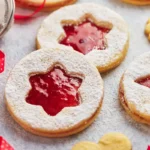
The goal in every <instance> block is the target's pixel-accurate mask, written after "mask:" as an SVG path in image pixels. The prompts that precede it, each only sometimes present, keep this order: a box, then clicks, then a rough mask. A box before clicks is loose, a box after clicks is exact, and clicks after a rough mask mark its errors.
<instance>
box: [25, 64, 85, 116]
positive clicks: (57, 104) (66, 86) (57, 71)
mask: <svg viewBox="0 0 150 150" xmlns="http://www.w3.org/2000/svg"><path fill="white" fill-rule="evenodd" d="M29 80H30V83H31V86H32V89H31V90H30V92H29V94H28V96H27V98H26V102H28V103H29V104H32V105H40V106H42V107H43V109H44V110H45V112H46V113H47V114H49V115H51V116H55V115H57V114H58V113H59V112H60V111H61V110H62V109H63V108H65V107H75V106H78V105H79V104H80V96H79V93H78V89H79V87H80V86H81V84H82V79H81V78H78V77H75V76H71V75H70V74H67V73H66V72H65V70H64V69H62V68H61V67H59V66H55V67H54V68H53V69H52V70H50V71H49V72H47V73H45V74H36V75H32V76H31V77H30V79H29Z"/></svg>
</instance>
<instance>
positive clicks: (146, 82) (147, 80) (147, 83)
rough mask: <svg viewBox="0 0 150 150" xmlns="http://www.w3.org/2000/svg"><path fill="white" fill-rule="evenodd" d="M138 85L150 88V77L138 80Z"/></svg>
mask: <svg viewBox="0 0 150 150" xmlns="http://www.w3.org/2000/svg"><path fill="white" fill-rule="evenodd" d="M136 83H138V84H141V85H143V86H146V87H148V88H150V77H146V78H143V79H140V80H137V81H136Z"/></svg>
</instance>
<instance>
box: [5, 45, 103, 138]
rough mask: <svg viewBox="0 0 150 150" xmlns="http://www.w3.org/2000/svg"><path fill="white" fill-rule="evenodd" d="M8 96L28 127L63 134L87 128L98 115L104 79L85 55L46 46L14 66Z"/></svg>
mask: <svg viewBox="0 0 150 150" xmlns="http://www.w3.org/2000/svg"><path fill="white" fill-rule="evenodd" d="M5 98H6V104H7V108H8V110H9V112H10V114H11V115H12V117H13V118H14V119H15V120H16V121H17V122H18V123H19V124H20V125H21V126H22V127H23V128H24V129H25V130H27V131H29V132H32V133H34V134H36V135H41V136H46V137H63V136H68V135H72V134H75V133H77V132H80V131H81V130H83V129H85V128H86V127H88V126H89V125H90V124H91V123H92V122H93V121H94V119H95V118H96V117H97V116H98V114H99V111H100V108H101V105H102V99H103V81H102V79H101V76H100V75H99V72H98V71H97V69H96V68H95V67H94V66H93V65H92V64H91V63H89V62H88V61H87V60H86V58H85V57H84V56H83V55H82V54H80V53H78V52H76V51H72V50H70V48H69V47H62V48H57V47H55V48H45V49H42V50H39V51H35V52H32V53H31V54H29V55H28V56H26V57H25V58H23V59H22V60H21V61H20V62H19V63H18V64H17V65H16V66H15V67H14V69H13V70H12V72H11V73H10V76H9V79H8V81H7V84H6V88H5Z"/></svg>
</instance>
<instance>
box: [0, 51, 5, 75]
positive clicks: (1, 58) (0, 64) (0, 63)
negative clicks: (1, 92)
mask: <svg viewBox="0 0 150 150" xmlns="http://www.w3.org/2000/svg"><path fill="white" fill-rule="evenodd" d="M4 67H5V54H4V53H3V52H2V51H1V50H0V73H2V72H3V71H4Z"/></svg>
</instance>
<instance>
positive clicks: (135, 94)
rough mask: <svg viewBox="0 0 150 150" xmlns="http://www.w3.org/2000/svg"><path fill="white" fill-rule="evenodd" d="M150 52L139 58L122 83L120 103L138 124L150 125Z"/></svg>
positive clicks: (123, 77)
mask: <svg viewBox="0 0 150 150" xmlns="http://www.w3.org/2000/svg"><path fill="white" fill-rule="evenodd" d="M149 60H150V52H148V53H145V54H143V55H141V56H139V57H138V58H137V59H136V60H135V61H134V62H133V63H132V64H131V65H130V66H129V68H128V69H127V70H126V71H125V73H124V74H123V76H122V79H121V82H120V89H119V97H120V101H121V103H122V105H123V107H124V108H125V110H126V111H127V112H128V114H129V115H130V116H131V117H132V118H133V119H135V120H136V121H138V122H141V123H145V124H148V125H150V69H149V68H150V61H149Z"/></svg>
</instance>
